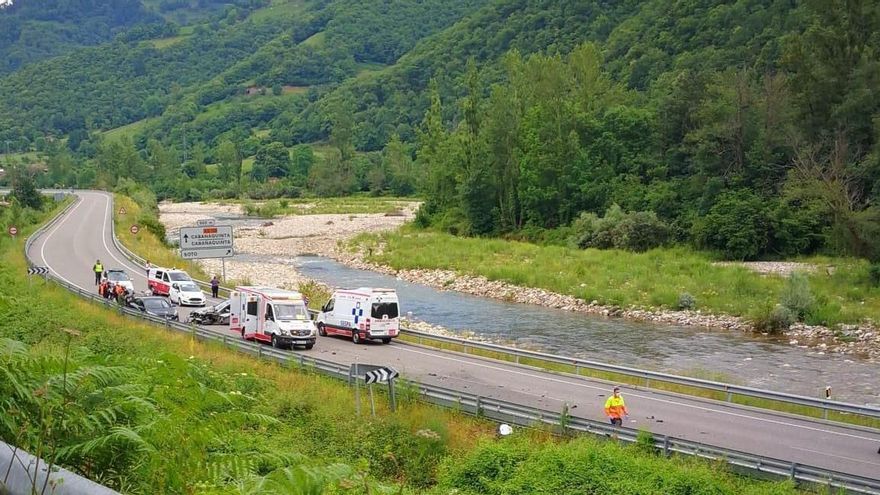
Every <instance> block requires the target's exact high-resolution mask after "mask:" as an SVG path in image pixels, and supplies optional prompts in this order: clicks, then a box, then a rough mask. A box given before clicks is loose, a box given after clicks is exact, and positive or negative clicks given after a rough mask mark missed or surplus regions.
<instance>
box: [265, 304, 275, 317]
mask: <svg viewBox="0 0 880 495" xmlns="http://www.w3.org/2000/svg"><path fill="white" fill-rule="evenodd" d="M274 319H275V311H273V310H272V305H271V304H270V305H268V306H266V321H269V320H274Z"/></svg>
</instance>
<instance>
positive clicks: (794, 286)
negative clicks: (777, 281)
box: [779, 272, 816, 320]
mask: <svg viewBox="0 0 880 495" xmlns="http://www.w3.org/2000/svg"><path fill="white" fill-rule="evenodd" d="M779 303H780V304H781V305H782V306H783V307H785V308H787V309H788V310H789V311H791V313H792V314H793V315H794V316H795V318H796V319H798V320H803V319H804V318H806V317H807V315H809V314H810V313H811V312H812V311H813V309H814V308H815V306H816V296H814V295H813V291H812V290H810V281H809V280H808V279H807V276H806V275H805V274H803V273H800V272H794V273H792V274H791V275H789V276H788V280H786V281H785V285H784V286H783V287H782V293H781V294H780V296H779Z"/></svg>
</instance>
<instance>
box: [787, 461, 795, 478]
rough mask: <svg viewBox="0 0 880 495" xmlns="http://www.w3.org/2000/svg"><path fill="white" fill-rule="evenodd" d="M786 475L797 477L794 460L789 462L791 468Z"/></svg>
mask: <svg viewBox="0 0 880 495" xmlns="http://www.w3.org/2000/svg"><path fill="white" fill-rule="evenodd" d="M788 475H789V477H790V478H791V479H793V480H796V479H797V463H796V462H792V463H791V470H790V471H789V472H788Z"/></svg>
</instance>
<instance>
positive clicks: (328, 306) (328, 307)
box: [324, 299, 333, 312]
mask: <svg viewBox="0 0 880 495" xmlns="http://www.w3.org/2000/svg"><path fill="white" fill-rule="evenodd" d="M324 311H325V312H330V311H333V299H330V300H329V301H327V304H325V305H324Z"/></svg>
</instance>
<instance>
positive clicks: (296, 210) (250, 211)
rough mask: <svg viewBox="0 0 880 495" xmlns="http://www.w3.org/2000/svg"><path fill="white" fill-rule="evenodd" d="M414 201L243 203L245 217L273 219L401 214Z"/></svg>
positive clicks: (354, 198)
mask: <svg viewBox="0 0 880 495" xmlns="http://www.w3.org/2000/svg"><path fill="white" fill-rule="evenodd" d="M414 201H417V200H416V199H414V198H395V197H381V198H376V197H372V196H348V197H344V198H284V199H277V200H269V201H262V202H254V201H244V203H243V207H244V211H245V214H246V215H248V216H254V217H263V218H272V217H276V216H280V215H324V214H352V215H356V214H368V213H384V214H386V215H389V216H395V215H400V214H402V208H403V207H404V206H406V205H407V204H408V203H412V202H414Z"/></svg>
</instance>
